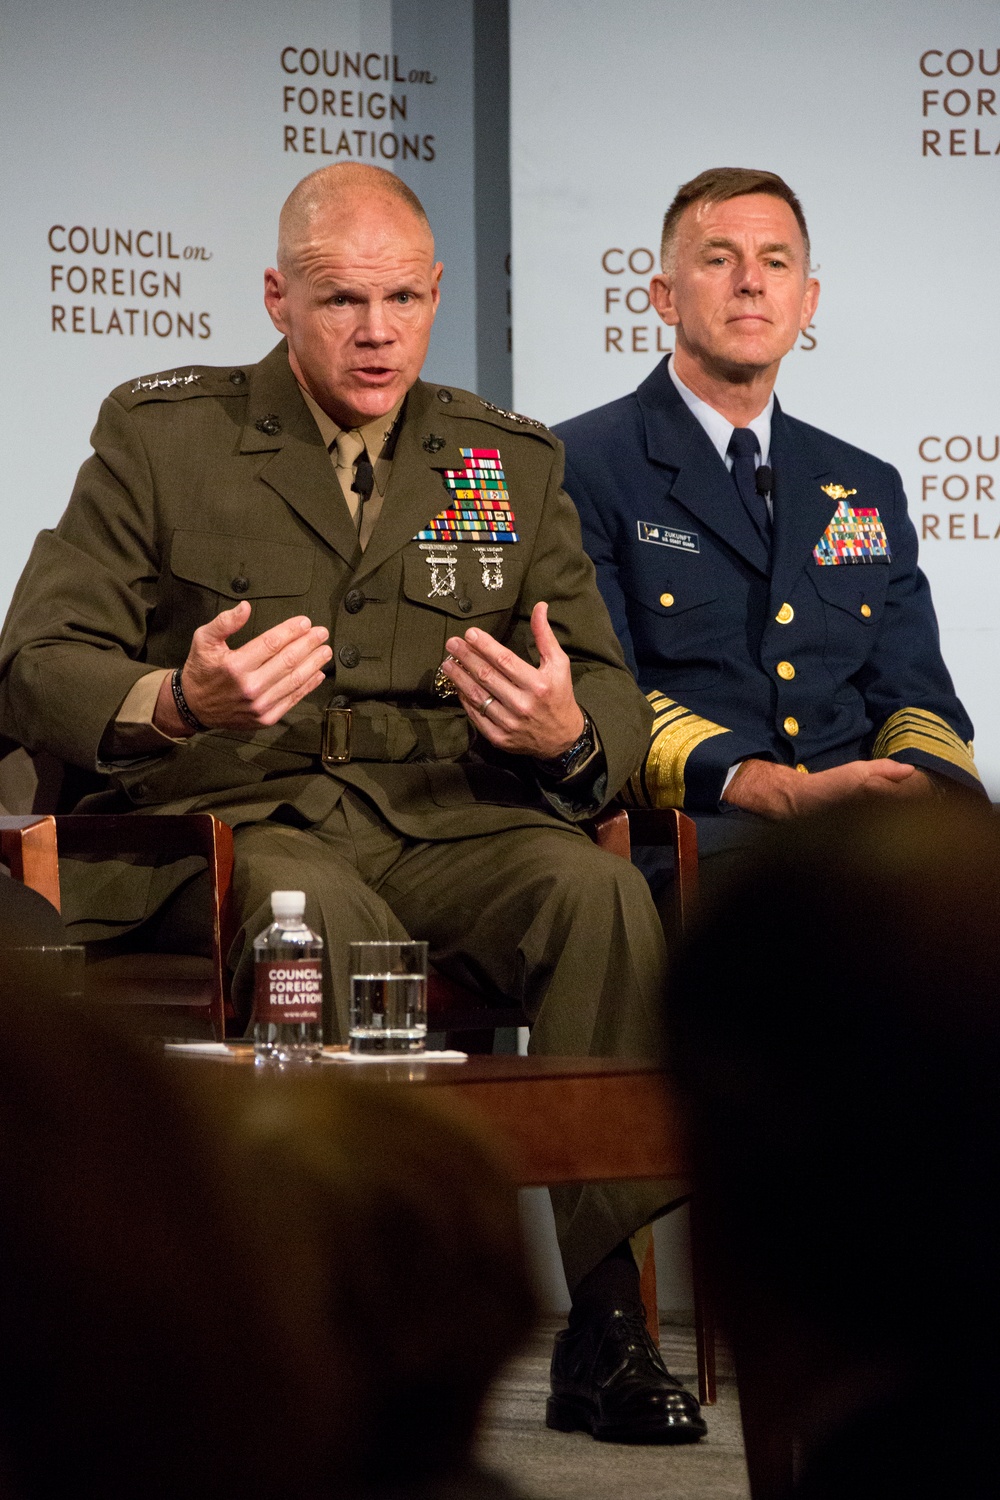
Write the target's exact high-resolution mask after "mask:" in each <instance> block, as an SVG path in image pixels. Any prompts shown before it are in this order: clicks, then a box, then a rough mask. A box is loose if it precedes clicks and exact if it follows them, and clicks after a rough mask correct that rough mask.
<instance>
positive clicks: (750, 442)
mask: <svg viewBox="0 0 1000 1500" xmlns="http://www.w3.org/2000/svg"><path fill="white" fill-rule="evenodd" d="M728 452H729V456H730V457H731V458H732V460H733V480H734V481H735V484H736V488H737V489H738V490H739V494H740V499H741V500H742V501H743V504H744V505H745V506H746V509H747V513H748V514H749V516H750V519H751V521H753V523H754V525H755V526H756V528H757V530H758V531H759V532H760V534H761V537H762V538H763V539H764V541H765V542H768V543H770V540H771V517H770V516H769V515H768V513H767V504H766V502H765V500H764V496H763V495H759V494H758V493H757V462H756V459H757V454H758V453H759V452H760V444H759V443H758V441H757V434H756V433H755V432H753V431H751V429H750V428H749V427H734V428H733V435H732V437H731V438H730V439H729V448H728Z"/></svg>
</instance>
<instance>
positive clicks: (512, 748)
mask: <svg viewBox="0 0 1000 1500" xmlns="http://www.w3.org/2000/svg"><path fill="white" fill-rule="evenodd" d="M440 278H441V265H440V264H439V263H437V262H436V261H435V258H434V242H433V237H432V235H431V231H430V226H429V225H428V223H427V220H426V217H425V215H424V212H423V209H422V208H421V206H420V204H419V202H418V200H417V199H416V198H415V197H414V196H413V194H412V193H410V191H409V189H407V188H406V187H405V186H404V185H403V184H402V183H401V182H399V181H398V179H396V178H395V177H394V176H392V175H391V174H390V173H388V172H383V171H380V170H379V169H376V168H368V167H360V166H358V165H346V164H345V165H342V166H336V167H329V168H326V169H324V170H322V171H320V172H317V173H313V174H312V175H311V176H310V177H308V178H306V179H304V181H303V182H302V183H300V184H299V186H298V187H297V188H296V189H295V190H294V191H293V193H292V194H291V196H290V197H289V199H288V201H287V202H286V204H285V206H284V208H283V210H282V214H281V221H280V226H279V246H278V264H277V268H274V269H270V270H268V271H267V272H266V273H265V290H264V298H265V305H266V307H267V309H268V312H269V314H270V316H271V319H272V321H273V323H274V325H275V327H276V328H277V330H278V331H279V332H280V333H281V334H282V335H283V338H282V342H281V343H280V344H279V345H278V346H277V348H275V349H274V350H272V351H271V353H270V354H268V355H267V356H266V357H265V358H264V359H263V360H262V361H261V363H260V364H258V365H256V366H250V367H247V368H225V369H211V368H193V369H187V370H179V371H174V372H171V373H169V374H167V375H157V376H151V377H145V378H141V379H138V380H135V381H133V382H130V383H128V384H126V385H124V386H121V387H119V388H118V390H116V391H115V392H113V393H112V395H111V396H110V397H109V398H108V400H107V401H106V402H105V403H104V406H103V408H102V410H101V414H100V417H99V419H98V423H97V427H96V428H95V431H94V435H93V444H94V449H95V453H94V456H93V457H92V458H90V459H89V460H88V461H87V463H85V464H84V466H83V469H82V470H81V473H80V476H79V479H78V482H77V486H76V489H75V491H74V494H73V497H72V499H71V502H70V505H69V508H68V510H67V512H66V514H65V515H64V517H63V519H62V520H61V521H60V523H59V525H58V526H57V527H56V528H55V530H54V531H50V532H43V533H42V534H41V536H40V537H39V539H38V541H37V543H36V545H35V549H34V551H33V553H32V556H31V558H30V560H29V562H28V566H27V568H26V570H25V573H24V576H23V578H22V580H21V583H20V585H19V587H18V590H17V593H16V595H15V598H14V601H13V604H12V606H11V611H10V614H9V617H8V621H7V625H6V627H5V632H4V637H3V641H2V655H0V732H3V733H6V734H8V735H10V736H11V737H12V738H14V739H16V740H18V741H19V742H20V743H21V744H23V745H25V746H27V747H28V749H30V750H33V751H34V750H47V751H50V752H52V753H54V754H55V755H57V756H59V757H60V758H61V759H63V760H64V761H67V762H69V763H71V764H72V765H75V766H78V767H82V768H84V769H86V770H88V771H91V772H96V773H98V775H99V776H100V777H101V778H103V784H104V786H105V787H106V788H107V790H106V791H105V792H104V793H103V794H101V795H99V796H98V799H97V803H98V804H100V805H102V806H108V805H111V806H114V807H119V808H122V809H128V810H135V811H137V812H143V813H169V812H188V811H210V812H213V813H215V814H216V815H217V816H218V817H220V818H223V819H224V820H225V821H227V822H228V823H230V824H231V825H232V826H233V828H234V832H235V857H236V864H235V872H234V893H235V900H236V906H237V912H238V918H239V922H240V924H241V927H240V932H239V935H238V937H237V940H236V943H235V945H234V948H233V951H232V953H231V955H230V959H231V963H232V965H233V967H234V995H235V996H236V998H237V1001H238V1002H240V1003H242V1004H243V1006H244V1010H246V1008H247V1003H248V999H249V994H250V988H251V967H252V965H251V951H250V944H251V942H252V939H253V937H254V936H255V935H256V934H257V933H258V932H259V931H260V930H261V929H262V928H263V927H265V926H266V925H267V922H268V921H269V910H268V898H269V895H270V892H271V891H272V889H276V888H288V887H292V888H303V889H305V891H306V893H307V898H308V904H307V912H306V915H307V920H309V922H310V923H311V925H312V926H313V927H316V928H318V929H319V930H320V931H321V932H322V934H323V937H324V940H325V944H326V952H327V957H328V961H329V979H330V983H331V986H332V995H333V1005H332V1007H331V1009H330V1013H329V1014H328V1016H327V1018H326V1024H327V1035H328V1037H330V1038H331V1039H335V1038H337V1037H344V1036H345V1035H346V1017H347V997H348V987H347V975H348V961H347V944H348V943H349V942H350V941H352V940H357V939H365V938H368V939H379V938H401V937H404V936H406V935H407V934H413V935H414V936H416V937H420V938H426V939H427V940H428V941H429V944H430V951H431V956H432V958H433V961H434V962H435V964H437V965H438V967H439V968H440V969H442V970H443V971H444V972H445V973H447V974H449V975H451V976H453V977H454V978H456V979H458V980H468V981H472V982H474V983H476V984H478V985H480V986H482V987H484V988H486V989H487V990H488V991H490V992H492V993H493V994H495V995H496V996H497V997H498V998H499V997H503V996H510V997H512V998H513V999H515V1000H517V1001H520V1002H521V1003H523V1005H524V1006H525V1008H526V1010H527V1012H528V1014H529V1015H530V1016H531V1017H532V1019H533V1023H534V1025H533V1034H532V1046H533V1048H534V1050H536V1051H540V1052H554V1053H569V1054H577V1055H587V1054H588V1053H597V1054H602V1055H608V1054H610V1055H631V1056H653V1055H655V1052H656V1022H655V1016H656V1010H657V1003H658V999H659V991H660V986H661V981H662V973H663V959H664V954H663V942H662V935H661V932H660V929H659V925H658V921H657V918H656V914H655V911H654V908H653V906H652V903H651V899H650V897H649V894H648V891H647V889H646V886H645V883H644V881H643V880H642V878H641V876H640V875H639V874H638V872H637V871H635V870H634V869H633V868H632V867H630V866H629V864H628V863H627V862H626V861H624V860H621V859H617V858H614V857H613V856H611V855H608V854H605V853H604V852H603V851H601V850H599V849H597V848H596V847H595V846H594V845H593V843H592V842H591V841H590V839H589V838H588V837H587V835H586V833H585V832H584V831H583V830H582V829H581V827H580V826H579V825H580V823H581V821H582V820H584V819H585V818H587V817H589V816H591V815H592V814H594V813H596V812H598V811H599V810H600V809H601V808H602V807H603V806H604V805H605V804H606V803H607V801H608V800H609V799H610V798H611V797H612V796H613V795H614V793H615V792H616V791H617V790H618V788H619V787H620V786H621V785H622V784H623V783H624V782H625V780H626V778H627V777H628V775H629V773H630V772H631V771H632V769H633V767H634V766H635V765H636V764H637V763H638V761H639V760H640V759H641V757H642V754H643V751H644V747H645V745H646V743H647V741H648V737H649V731H650V723H651V713H650V710H649V707H648V705H647V704H646V703H645V701H644V699H643V696H642V694H641V693H640V692H639V690H638V688H637V687H636V686H635V684H634V682H633V681H632V679H631V676H630V674H629V672H628V671H627V669H626V667H625V665H624V661H623V658H622V655H621V651H620V649H619V647H618V644H617V642H616V639H615V636H614V632H613V631H612V629H611V624H610V620H609V618H608V614H607V611H606V609H605V606H604V604H603V602H602V601H601V598H600V595H599V593H598V591H597V588H596V584H595V580H594V572H593V568H592V566H591V564H590V562H589V561H588V560H587V558H586V556H585V555H584V553H583V551H582V548H581V545H580V532H579V525H578V522H577V519H576V514H575V511H574V508H573V506H572V504H571V502H570V501H569V499H568V497H567V496H566V495H565V494H564V493H563V491H562V489H561V479H562V456H561V447H560V445H559V443H558V442H557V440H556V439H555V438H554V437H553V436H552V435H551V433H549V432H547V431H546V430H545V429H544V428H543V427H542V426H541V425H540V424H539V423H536V422H532V421H530V420H527V419H525V418H523V417H518V416H516V415H514V414H512V413H510V412H504V411H501V410H498V409H497V408H495V407H492V406H490V405H489V404H488V403H486V402H484V401H482V400H480V399H479V398H478V397H476V396H472V395H469V394H468V393H466V392H463V391H458V390H454V389H452V388H451V387H445V386H441V387H438V386H428V385H425V384H423V383H422V382H421V381H420V380H419V379H418V376H419V372H420V368H421V365H422V364H423V360H424V356H425V354H426V351H427V345H428V340H429V337H430V331H431V325H432V322H433V319H434V314H435V311H436V308H437V305H438V299H439V283H440ZM87 805H89V806H95V805H97V804H95V802H93V801H91V802H90V803H88V804H87ZM105 873H106V876H107V878H106V879H103V880H102V882H101V883H100V884H99V885H97V884H95V882H94V881H93V879H91V880H90V882H89V883H86V884H84V885H83V886H82V887H81V886H80V883H79V882H78V881H76V880H74V878H73V877H72V876H71V875H70V873H69V872H68V871H67V890H66V907H67V911H66V914H67V918H68V925H69V927H70V931H71V933H73V934H74V935H75V936H78V937H88V936H94V935H98V934H103V935H106V934H108V933H110V932H113V931H122V930H124V929H125V928H127V927H128V926H129V925H130V924H134V923H135V922H137V921H140V920H143V919H144V918H146V917H148V916H149V915H150V913H151V912H152V911H154V910H155V909H156V908H157V907H158V906H159V905H162V903H163V902H164V900H165V899H166V898H168V897H170V896H173V897H174V899H175V901H179V900H180V899H181V898H182V897H183V895H184V890H183V889H182V883H183V882H184V881H185V880H188V881H189V880H190V878H191V872H190V870H188V869H186V868H177V867H171V866H166V867H163V868H161V869H157V870H153V871H152V872H147V874H146V876H140V875H139V872H137V871H136V870H135V869H134V867H131V866H130V867H128V868H126V869H120V870H118V871H117V872H116V871H115V869H114V868H113V867H112V869H111V870H110V871H106V872H105ZM144 880H148V884H145V885H144V884H143V881H144ZM555 1197H556V1213H557V1219H558V1227H559V1232H560V1242H561V1246H562V1251H563V1257H564V1262H565V1266H566V1272H567V1279H568V1281H569V1284H570V1286H571V1287H572V1288H573V1289H574V1307H575V1314H574V1316H575V1322H574V1323H573V1324H571V1329H570V1331H569V1332H568V1333H567V1334H566V1335H563V1336H562V1342H561V1344H560V1352H559V1360H560V1361H561V1365H560V1366H559V1368H558V1369H557V1370H556V1371H555V1377H556V1386H557V1389H556V1399H557V1404H558V1403H562V1405H561V1406H560V1408H559V1411H558V1412H557V1413H556V1415H557V1417H559V1418H560V1420H561V1423H562V1425H567V1424H570V1425H578V1426H587V1427H589V1428H590V1430H592V1431H594V1432H595V1435H598V1436H603V1437H616V1436H617V1437H625V1438H628V1439H630V1440H637V1439H638V1440H649V1441H678V1440H680V1441H689V1440H691V1439H692V1438H697V1437H698V1436H699V1435H700V1433H701V1432H703V1431H704V1426H703V1424H702V1422H701V1418H700V1416H699V1414H698V1409H697V1403H696V1402H695V1401H694V1399H693V1398H692V1397H691V1396H689V1395H688V1393H687V1392H684V1391H683V1390H681V1389H680V1388H679V1387H678V1386H677V1384H676V1382H674V1381H673V1379H672V1377H670V1376H669V1375H668V1374H667V1373H666V1371H665V1370H664V1369H663V1367H662V1366H661V1365H659V1363H658V1356H656V1354H655V1351H653V1350H652V1348H651V1347H649V1346H648V1344H644V1343H643V1336H642V1334H641V1308H640V1304H639V1300H638V1279H637V1275H636V1270H635V1265H634V1262H633V1261H632V1259H631V1255H630V1253H629V1251H628V1245H627V1238H628V1236H629V1235H631V1234H632V1233H633V1232H634V1231H636V1230H637V1229H638V1228H639V1227H640V1226H641V1225H642V1224H644V1223H645V1222H646V1221H647V1220H648V1219H649V1218H650V1217H651V1216H652V1215H653V1214H655V1213H656V1212H657V1211H659V1210H660V1209H662V1208H663V1206H664V1202H665V1197H666V1194H665V1190H664V1189H663V1187H662V1186H660V1187H657V1186H656V1185H649V1184H647V1185H642V1186H634V1187H632V1186H630V1187H627V1188H626V1187H621V1188H617V1187H616V1188H608V1187H602V1188H600V1189H573V1190H566V1191H563V1192H560V1193H559V1194H557V1195H555ZM623 1368H624V1369H625V1370H626V1371H627V1378H626V1379H625V1381H624V1382H623V1381H622V1379H621V1371H622V1369H623ZM550 1415H551V1413H550Z"/></svg>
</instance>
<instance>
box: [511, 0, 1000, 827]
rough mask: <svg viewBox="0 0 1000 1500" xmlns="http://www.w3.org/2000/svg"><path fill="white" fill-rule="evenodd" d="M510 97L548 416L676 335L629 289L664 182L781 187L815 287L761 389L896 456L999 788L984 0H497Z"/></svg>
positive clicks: (522, 308) (999, 645)
mask: <svg viewBox="0 0 1000 1500" xmlns="http://www.w3.org/2000/svg"><path fill="white" fill-rule="evenodd" d="M511 121H512V135H511V171H512V219H513V265H514V330H513V332H514V393H515V404H516V405H517V407H518V409H519V410H521V411H524V412H527V413H529V414H530V415H532V416H537V417H540V418H542V419H543V420H544V421H546V422H550V423H551V422H557V421H559V420H561V419H563V418H566V417H569V416H573V415H575V414H577V413H578V412H581V411H586V410H588V409H589V408H590V407H593V406H597V405H599V404H601V403H602V402H605V401H610V400H613V399H615V398H616V397H618V396H621V395H623V394H625V393H626V392H627V391H629V390H631V389H633V388H634V387H635V386H636V385H637V384H638V383H639V382H640V381H641V380H642V379H644V378H645V376H646V375H647V374H648V373H649V371H650V370H651V369H652V368H653V366H654V365H655V363H656V362H657V361H658V360H659V359H661V358H662V357H663V354H664V352H666V351H667V350H668V349H669V348H670V347H671V345H672V334H671V332H670V330H668V329H667V328H665V327H664V325H663V324H662V323H660V322H659V320H658V319H657V317H656V315H655V313H654V312H653V311H652V310H651V308H650V306H649V299H648V295H647V290H646V289H647V286H648V282H649V277H650V273H651V272H652V271H653V270H654V269H657V268H658V267H657V264H656V262H657V259H658V246H659V238H660V226H661V222H662V218H663V213H664V210H665V209H666V207H667V205H668V203H669V202H670V200H671V198H672V197H673V194H674V192H675V190H676V188H677V187H678V186H679V185H680V184H681V183H682V182H685V181H687V180H688V179H689V178H691V177H693V176H694V175H695V174H696V173H697V172H699V171H701V170H702V169H703V168H705V167H709V166H745V167H765V168H769V169H770V170H772V171H776V172H778V173H780V174H781V175H782V176H783V177H784V178H786V180H787V181H788V182H789V183H791V185H792V186H793V187H794V188H795V190H796V191H797V193H798V194H799V196H800V198H801V199H802V202H803V206H804V208H805V212H806V216H807V219H808V222H809V228H810V233H811V236H812V244H813V259H814V263H815V266H816V268H817V275H818V277H819V280H820V283H821V286H822V295H821V297H820V302H819V308H818V311H817V313H816V317H815V320H814V323H813V324H812V326H811V327H810V328H809V330H808V331H807V332H806V333H805V334H804V335H803V337H802V338H801V340H800V342H799V345H798V347H797V348H796V349H795V350H794V351H793V353H792V354H790V355H789V357H788V359H787V360H786V361H785V363H784V365H783V366H782V370H781V374H780V376H779V380H778V386H777V392H778V395H779V397H780V399H781V401H782V404H783V406H784V407H785V409H786V410H787V411H789V412H791V413H792V414H793V415H794V416H798V417H801V418H802V419H804V420H805V421H808V422H812V423H815V424H816V425H817V426H819V427H822V428H825V429H827V430H829V431H832V432H834V433H836V434H837V435H838V436H840V437H842V438H844V439H846V440H847V441H849V442H852V443H856V444H858V445H859V446H861V447H863V448H867V449H869V450H870V451H872V452H874V453H877V454H878V455H879V456H880V457H882V458H885V459H887V460H888V461H889V462H891V463H893V464H895V465H896V466H897V467H898V468H899V469H900V471H901V472H902V475H903V480H904V483H905V485H906V490H907V494H908V497H909V500H910V505H911V510H912V514H913V518H914V521H915V524H916V526H917V531H918V534H919V535H920V537H921V561H922V565H923V567H924V569H925V571H926V572H927V574H928V575H929V577H930V580H931V584H932V587H933V591H934V597H935V601H936V604H937V610H938V617H939V620H940V623H941V634H942V642H943V647H944V653H945V658H946V660H947V662H948V664H949V666H950V668H951V671H952V674H953V676H954V678H955V681H956V684H957V687H958V690H959V693H960V694H961V696H962V697H963V699H964V700H965V703H966V705H967V707H968V708H969V711H970V713H971V715H972V718H973V720H974V722H975V724H976V731H977V733H976V754H977V760H978V763H979V767H980V771H981V773H982V774H983V775H984V778H985V779H986V782H987V785H988V786H989V788H990V790H991V793H992V795H993V796H994V797H995V798H996V797H1000V691H998V689H1000V401H998V381H997V375H996V351H997V349H998V347H1000V277H998V275H997V254H998V252H997V246H998V244H1000V10H998V7H997V5H996V0H908V3H907V4H905V5H899V6H881V7H872V6H871V5H870V4H868V3H866V0H841V3H840V4H839V5H838V6H836V7H831V6H821V5H818V4H809V3H806V4H803V3H802V0H734V3H733V4H730V5H728V6H725V7H723V8H722V9H721V10H716V11H706V10H705V9H704V8H703V7H702V8H699V7H697V6H691V5H689V4H687V3H684V0H633V3H632V4H631V5H630V6H629V7H628V8H627V10H624V11H622V12H621V13H620V14H618V15H617V16H616V17H615V18H613V19H612V17H611V14H610V12H609V10H608V7H607V5H606V4H603V3H601V0H547V3H546V4H544V5H537V4H531V3H528V0H512V4H511Z"/></svg>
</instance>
